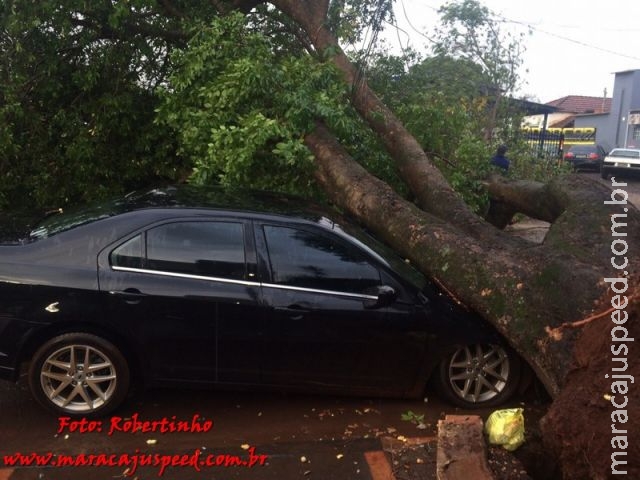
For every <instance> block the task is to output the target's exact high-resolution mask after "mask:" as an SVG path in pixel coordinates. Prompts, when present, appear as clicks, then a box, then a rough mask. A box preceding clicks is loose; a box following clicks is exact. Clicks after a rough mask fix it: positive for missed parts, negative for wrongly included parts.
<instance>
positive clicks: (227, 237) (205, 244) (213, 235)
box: [111, 221, 246, 280]
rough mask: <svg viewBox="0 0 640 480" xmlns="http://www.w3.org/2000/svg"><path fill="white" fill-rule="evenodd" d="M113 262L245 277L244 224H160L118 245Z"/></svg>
mask: <svg viewBox="0 0 640 480" xmlns="http://www.w3.org/2000/svg"><path fill="white" fill-rule="evenodd" d="M143 238H145V241H144V246H145V247H146V248H145V249H144V250H143V248H142V245H143V240H142V239H143ZM136 255H139V256H140V258H139V259H138V257H137V256H136ZM111 263H112V265H114V266H120V267H130V268H143V269H145V270H155V271H161V272H169V273H181V274H191V275H198V276H207V277H218V278H227V279H233V280H243V279H245V274H246V262H245V248H244V227H243V224H242V223H235V222H196V221H193V222H174V223H168V224H165V225H160V226H158V227H154V228H151V229H149V230H148V231H147V232H146V234H141V235H139V236H137V237H134V238H132V239H131V240H129V241H127V242H125V243H123V244H122V245H120V246H119V247H118V248H116V249H115V250H114V251H113V252H112V253H111Z"/></svg>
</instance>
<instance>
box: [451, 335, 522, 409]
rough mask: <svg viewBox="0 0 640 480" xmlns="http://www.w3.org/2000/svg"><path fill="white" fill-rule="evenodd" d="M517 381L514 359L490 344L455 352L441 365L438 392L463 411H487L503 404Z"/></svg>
mask: <svg viewBox="0 0 640 480" xmlns="http://www.w3.org/2000/svg"><path fill="white" fill-rule="evenodd" d="M519 377H520V362H519V359H518V357H517V355H516V354H515V353H513V352H511V351H510V350H508V349H507V348H505V347H502V346H500V345H490V344H475V345H466V346H463V347H461V348H458V349H457V350H456V351H454V352H453V353H452V354H451V355H450V356H449V357H447V358H446V359H445V360H444V361H443V362H442V363H441V365H440V390H441V392H442V393H444V395H445V396H446V397H448V398H449V399H450V400H452V401H453V402H454V403H456V404H457V405H460V406H462V407H467V408H470V407H488V406H495V405H498V404H500V403H502V402H504V401H506V400H507V399H508V398H509V397H511V395H513V393H514V392H515V390H516V388H517V386H518V382H519Z"/></svg>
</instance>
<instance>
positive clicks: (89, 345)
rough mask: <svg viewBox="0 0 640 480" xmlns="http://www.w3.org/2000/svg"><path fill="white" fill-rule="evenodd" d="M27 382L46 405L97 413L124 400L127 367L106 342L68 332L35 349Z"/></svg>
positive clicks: (75, 413)
mask: <svg viewBox="0 0 640 480" xmlns="http://www.w3.org/2000/svg"><path fill="white" fill-rule="evenodd" d="M29 383H30V387H31V390H32V392H33V394H34V396H35V397H36V398H37V399H38V401H39V402H40V403H42V404H43V405H44V406H45V407H47V408H49V409H53V410H55V411H56V412H58V413H65V414H67V415H72V416H87V417H88V416H97V415H104V414H106V413H107V412H109V411H111V410H113V409H114V408H116V407H117V406H118V405H119V404H120V403H121V402H122V401H123V400H124V397H125V396H126V394H127V390H128V388H129V369H128V367H127V363H126V361H125V359H124V357H123V356H122V354H121V353H120V351H119V350H118V349H117V348H116V347H115V346H114V345H113V344H111V343H110V342H108V341H106V340H104V339H102V338H100V337H97V336H94V335H89V334H84V333H71V334H65V335H61V336H59V337H56V338H53V339H52V340H50V341H49V342H47V343H46V344H45V345H43V346H42V347H41V348H40V349H39V350H38V352H37V353H36V355H35V357H34V360H33V362H32V364H31V368H30V370H29Z"/></svg>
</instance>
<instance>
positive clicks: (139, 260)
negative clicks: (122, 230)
mask: <svg viewBox="0 0 640 480" xmlns="http://www.w3.org/2000/svg"><path fill="white" fill-rule="evenodd" d="M142 238H143V236H142V234H140V235H136V236H135V237H133V238H131V239H129V240H127V241H126V242H125V243H123V244H122V245H120V246H119V247H118V248H116V249H115V250H114V251H113V252H111V265H113V266H116V267H128V268H142V266H143V262H144V248H143V247H144V243H143V241H142Z"/></svg>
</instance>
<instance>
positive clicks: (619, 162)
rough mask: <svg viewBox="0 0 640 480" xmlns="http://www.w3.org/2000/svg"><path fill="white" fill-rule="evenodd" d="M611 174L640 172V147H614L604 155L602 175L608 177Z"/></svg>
mask: <svg viewBox="0 0 640 480" xmlns="http://www.w3.org/2000/svg"><path fill="white" fill-rule="evenodd" d="M610 174H618V175H633V174H640V149H638V148H614V149H613V150H611V151H610V152H609V154H608V155H607V156H606V157H604V160H603V162H602V167H601V168H600V175H601V176H602V178H605V179H606V178H608V177H609V175H610Z"/></svg>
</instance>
